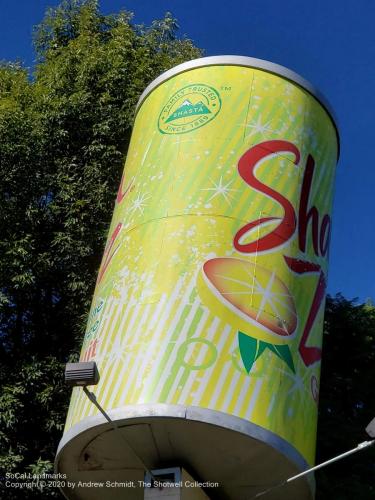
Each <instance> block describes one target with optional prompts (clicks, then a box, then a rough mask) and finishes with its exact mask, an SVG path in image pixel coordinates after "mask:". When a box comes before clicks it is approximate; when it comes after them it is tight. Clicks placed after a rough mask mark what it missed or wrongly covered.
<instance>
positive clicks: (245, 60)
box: [135, 55, 339, 142]
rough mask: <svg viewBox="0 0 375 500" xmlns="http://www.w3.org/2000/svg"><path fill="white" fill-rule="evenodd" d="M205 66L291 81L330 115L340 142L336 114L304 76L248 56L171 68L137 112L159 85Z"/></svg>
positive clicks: (204, 59) (214, 58)
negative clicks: (239, 68) (248, 70)
mask: <svg viewBox="0 0 375 500" xmlns="http://www.w3.org/2000/svg"><path fill="white" fill-rule="evenodd" d="M204 66H246V67H248V68H255V69H263V70H265V71H268V72H270V73H274V74H275V75H279V76H282V77H284V78H286V79H287V80H290V81H292V82H294V83H296V84H297V85H299V86H300V87H302V88H303V89H305V90H306V91H307V92H309V94H311V95H312V96H313V97H315V99H317V101H318V102H319V103H320V104H321V105H322V106H323V107H324V108H325V110H326V111H327V113H328V115H329V116H330V118H331V120H332V122H333V125H334V127H335V129H336V133H337V140H338V142H339V132H338V122H337V118H336V116H335V113H334V112H333V110H332V107H331V105H330V104H329V102H328V101H327V99H326V98H325V97H324V96H323V94H322V93H321V92H320V91H319V90H318V89H317V88H316V87H315V86H314V85H312V84H311V83H310V82H308V81H307V80H305V79H304V78H302V76H300V75H298V74H297V73H295V72H294V71H292V70H290V69H288V68H285V67H284V66H281V65H280V64H276V63H272V62H270V61H266V60H263V59H257V58H255V57H247V56H235V55H225V56H209V57H200V58H199V59H192V60H191V61H187V62H184V63H182V64H179V65H177V66H175V67H174V68H171V69H169V70H167V71H165V72H164V73H162V74H161V75H159V76H158V77H157V78H155V80H153V81H152V82H151V83H150V84H149V85H148V86H147V87H146V89H145V90H144V91H143V92H142V94H141V96H140V98H139V100H138V103H137V106H136V108H135V112H136V113H137V112H138V111H139V108H140V107H141V105H142V103H143V102H144V100H145V99H146V97H147V96H148V95H149V94H150V93H151V92H152V91H153V90H154V89H155V88H156V87H158V86H159V85H161V84H162V83H164V82H165V81H167V80H169V79H170V78H172V77H173V76H175V75H178V74H180V73H183V72H185V71H188V70H190V69H194V68H201V67H204Z"/></svg>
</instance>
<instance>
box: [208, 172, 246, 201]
mask: <svg viewBox="0 0 375 500" xmlns="http://www.w3.org/2000/svg"><path fill="white" fill-rule="evenodd" d="M210 181H211V182H212V184H213V185H214V187H211V188H205V189H202V191H213V194H212V196H211V198H209V199H208V200H207V201H208V202H210V201H211V200H213V199H214V198H215V197H216V196H220V195H221V196H222V197H223V198H224V200H225V201H226V202H227V203H228V205H229V206H232V204H231V202H230V198H231V196H232V195H231V194H230V191H238V189H231V188H230V187H229V186H230V185H231V184H232V182H233V180H232V181H229V182H228V183H227V184H224V183H223V177H222V176H221V177H220V180H219V182H218V183H216V182H215V181H213V180H212V179H210Z"/></svg>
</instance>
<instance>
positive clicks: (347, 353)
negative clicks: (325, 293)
mask: <svg viewBox="0 0 375 500" xmlns="http://www.w3.org/2000/svg"><path fill="white" fill-rule="evenodd" d="M374 375H375V307H374V306H373V305H371V303H369V302H368V303H367V304H360V305H357V304H356V301H354V300H352V301H350V300H347V299H345V298H344V297H342V296H341V295H337V296H336V297H335V298H331V297H329V298H328V300H327V305H326V313H325V327H324V342H323V362H322V374H321V395H320V403H319V425H318V453H317V463H320V462H323V461H325V460H327V459H329V458H332V457H334V456H336V455H338V454H340V453H343V452H345V451H347V450H349V449H351V448H354V447H356V445H357V444H358V443H360V442H362V441H366V440H368V439H369V436H368V435H367V434H366V432H365V428H366V426H367V424H368V423H369V422H370V421H371V420H372V418H374V417H375V403H374V385H373V380H374ZM374 464H375V450H373V449H372V448H370V449H369V450H366V451H362V452H359V453H358V454H355V455H353V456H352V457H349V458H346V459H344V460H342V461H340V462H338V463H337V464H334V465H330V466H329V467H327V468H326V469H323V470H322V471H320V472H317V473H316V479H317V497H316V498H317V500H331V499H332V498H334V499H335V500H353V499H360V500H362V499H363V500H365V499H366V500H368V499H370V498H373V497H374V496H375V483H374V473H375V465H374Z"/></svg>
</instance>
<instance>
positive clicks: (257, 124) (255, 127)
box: [244, 116, 274, 136]
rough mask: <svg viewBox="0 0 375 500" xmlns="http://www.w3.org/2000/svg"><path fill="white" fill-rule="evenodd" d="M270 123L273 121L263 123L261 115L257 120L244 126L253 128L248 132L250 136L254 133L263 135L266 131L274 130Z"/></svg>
mask: <svg viewBox="0 0 375 500" xmlns="http://www.w3.org/2000/svg"><path fill="white" fill-rule="evenodd" d="M270 123H271V122H270V121H269V122H267V123H262V117H261V116H259V117H258V119H257V120H256V121H255V120H253V121H251V122H250V123H247V124H246V125H244V127H246V128H250V129H252V130H251V131H250V133H249V134H247V135H248V136H252V135H254V134H261V135H263V134H264V133H265V132H274V131H273V130H272V129H271V128H270V127H269V125H270Z"/></svg>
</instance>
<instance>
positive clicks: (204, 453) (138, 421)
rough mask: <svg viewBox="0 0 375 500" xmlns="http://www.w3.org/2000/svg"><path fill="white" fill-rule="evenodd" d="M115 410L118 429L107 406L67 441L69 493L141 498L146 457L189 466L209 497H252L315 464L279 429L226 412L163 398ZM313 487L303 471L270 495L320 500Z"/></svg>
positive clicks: (153, 465) (64, 463)
mask: <svg viewBox="0 0 375 500" xmlns="http://www.w3.org/2000/svg"><path fill="white" fill-rule="evenodd" d="M108 413H109V416H110V418H111V419H112V420H114V421H115V422H116V425H117V427H118V429H117V430H114V429H113V427H112V426H111V424H109V423H108V422H106V421H105V419H104V417H102V415H100V414H99V415H96V416H93V417H88V418H86V419H85V420H83V421H81V422H79V423H78V424H76V425H75V426H74V427H72V428H71V429H70V430H69V431H68V432H66V433H65V434H64V436H63V438H62V440H61V442H60V445H59V448H58V451H57V456H56V462H55V470H56V472H59V473H61V474H66V485H65V487H64V488H62V492H63V494H64V495H65V496H66V498H69V499H77V500H86V499H87V500H88V499H90V500H100V499H103V498H104V497H105V498H106V499H108V500H112V499H113V500H117V499H120V498H122V499H123V498H127V499H129V500H141V499H143V496H144V485H143V484H142V483H143V482H144V468H143V464H142V462H143V463H144V464H145V465H146V466H147V467H148V468H149V469H157V468H161V467H169V466H172V467H173V466H174V467H175V466H182V467H184V468H185V469H186V470H188V471H189V472H191V474H192V476H193V477H195V478H199V479H198V481H199V482H200V483H205V487H204V488H203V489H204V491H205V492H206V494H207V496H208V497H209V498H213V499H220V500H221V499H233V500H245V499H246V500H249V499H251V498H252V497H253V496H254V495H256V494H257V493H259V492H261V491H263V490H266V489H267V488H269V487H271V486H272V485H276V484H278V483H280V482H282V481H284V480H285V479H287V478H288V477H291V476H293V475H295V474H298V473H299V472H301V471H302V470H304V469H307V468H308V467H309V466H308V464H307V463H306V462H305V461H304V460H303V458H302V457H301V455H300V454H299V453H298V452H297V451H296V450H295V449H294V448H293V447H292V446H291V445H290V444H289V443H287V442H286V441H284V440H283V439H281V438H280V437H279V436H277V435H275V434H273V433H271V432H269V431H267V430H265V429H263V428H262V427H259V426H258V425H255V424H252V423H251V422H247V421H245V420H243V419H240V418H238V417H234V416H231V415H227V414H225V413H222V412H218V411H214V410H209V409H204V408H198V407H184V406H178V405H176V406H174V405H164V404H156V405H134V406H128V407H126V408H119V409H116V410H112V411H110V412H108ZM119 433H121V434H122V435H120V434H119ZM127 443H128V444H129V446H127ZM133 450H134V451H135V453H134V451H133ZM137 455H138V456H137ZM139 457H140V458H141V460H142V462H141V460H140V459H139ZM68 483H70V484H68ZM216 483H217V484H216ZM104 489H105V491H104ZM313 491H314V484H313V479H312V478H310V479H306V478H302V479H300V480H297V481H295V482H292V483H290V484H288V485H285V486H283V487H281V488H277V489H276V490H274V491H271V492H269V493H267V495H265V497H264V498H265V499H267V500H284V499H285V500H287V499H288V500H290V499H298V500H312V499H313V498H314V492H313Z"/></svg>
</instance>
